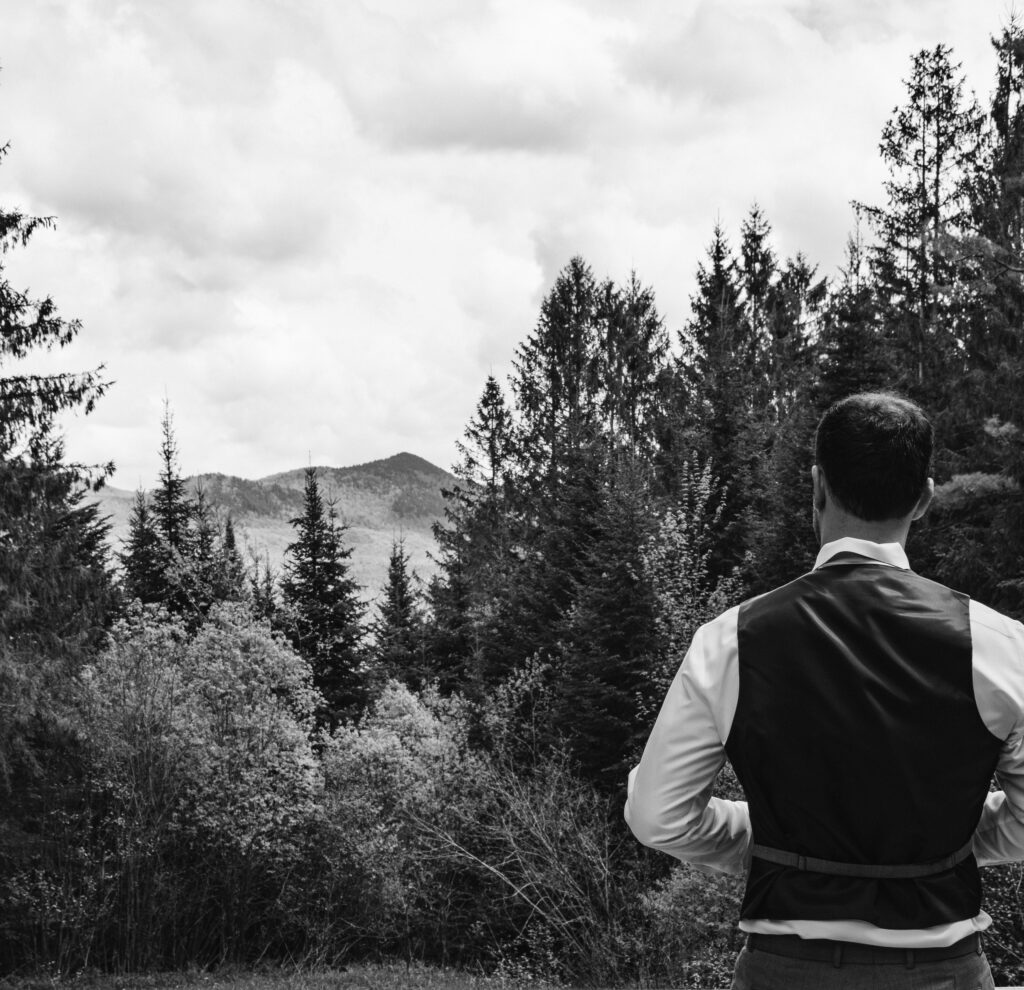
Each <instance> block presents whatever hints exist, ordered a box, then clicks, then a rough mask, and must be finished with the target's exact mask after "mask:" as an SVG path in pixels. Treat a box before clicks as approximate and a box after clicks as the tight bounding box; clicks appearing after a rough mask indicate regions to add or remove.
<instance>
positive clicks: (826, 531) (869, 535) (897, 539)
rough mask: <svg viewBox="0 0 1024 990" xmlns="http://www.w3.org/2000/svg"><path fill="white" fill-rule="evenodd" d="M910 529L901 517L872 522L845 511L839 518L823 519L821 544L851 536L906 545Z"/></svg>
mask: <svg viewBox="0 0 1024 990" xmlns="http://www.w3.org/2000/svg"><path fill="white" fill-rule="evenodd" d="M909 529H910V526H909V524H905V523H904V522H903V520H901V519H900V520H893V519H883V520H881V521H880V522H871V521H868V520H866V519H858V518H857V517H856V516H851V515H848V514H846V513H843V514H842V515H840V516H839V517H838V518H834V519H827V520H825V519H823V520H822V525H821V545H822V546H824V545H825V544H826V543H834V542H835V541H836V540H841V539H843V538H844V537H849V538H851V539H854V540H867V541H868V542H869V543H898V544H899V545H900V546H901V547H906V544H907V533H908V532H909Z"/></svg>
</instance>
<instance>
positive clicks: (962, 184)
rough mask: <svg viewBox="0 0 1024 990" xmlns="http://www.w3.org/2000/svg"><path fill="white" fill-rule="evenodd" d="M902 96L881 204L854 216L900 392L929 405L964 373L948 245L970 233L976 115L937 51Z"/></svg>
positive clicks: (887, 144)
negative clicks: (866, 238)
mask: <svg viewBox="0 0 1024 990" xmlns="http://www.w3.org/2000/svg"><path fill="white" fill-rule="evenodd" d="M906 87H907V102H906V104H905V105H904V106H902V107H897V108H896V109H895V110H894V111H893V115H892V117H891V118H890V119H889V121H888V122H887V123H886V125H885V127H884V129H883V131H882V141H881V145H880V150H881V154H882V160H883V161H884V162H885V164H886V166H887V168H888V169H889V177H888V178H887V179H886V181H885V183H884V191H885V196H886V203H885V205H884V206H880V207H876V206H865V205H863V204H858V208H859V209H860V210H861V211H862V212H863V213H864V215H865V216H866V217H867V218H868V220H869V222H870V224H871V226H872V228H873V229H874V231H875V234H876V236H877V243H876V244H875V245H873V247H872V258H871V267H872V274H873V278H874V282H875V287H876V291H877V292H878V294H879V297H880V300H881V303H882V305H883V307H884V318H885V319H886V321H887V322H888V323H889V324H890V325H891V326H892V327H894V328H895V330H896V339H895V344H896V346H897V348H898V350H899V351H900V353H901V354H902V357H903V360H902V362H901V364H902V365H903V366H904V367H906V368H907V369H908V373H907V375H906V378H905V381H904V382H903V383H902V384H903V385H904V386H905V387H906V388H908V389H910V390H911V392H912V394H915V395H917V396H918V397H920V398H922V399H924V400H925V401H929V400H931V401H934V400H936V399H939V398H941V396H942V391H943V383H944V382H945V381H948V380H949V379H950V378H951V376H952V375H954V374H956V373H957V371H958V370H959V371H962V361H963V347H964V337H965V335H966V333H967V330H966V326H965V322H964V319H963V314H962V311H961V308H960V300H959V299H958V292H957V283H958V282H960V281H962V278H963V276H962V273H960V272H959V271H958V261H957V257H958V252H956V251H955V250H951V248H950V244H951V242H955V240H956V239H957V238H959V237H961V236H963V235H965V234H970V233H972V232H973V229H974V215H973V209H972V202H973V200H974V197H975V191H976V188H977V185H978V182H979V175H980V171H981V167H982V165H983V163H984V116H983V114H982V112H981V110H980V108H979V106H978V104H977V101H976V100H975V99H974V98H973V97H968V96H967V95H966V94H965V91H964V79H963V76H962V75H961V74H960V66H959V64H954V63H953V61H952V50H951V49H950V48H949V47H947V46H945V45H937V46H936V47H935V48H934V49H923V50H922V51H920V52H918V53H917V54H916V55H915V56H914V57H913V59H912V61H911V73H910V77H909V78H908V79H907V80H906Z"/></svg>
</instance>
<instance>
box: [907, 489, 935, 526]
mask: <svg viewBox="0 0 1024 990" xmlns="http://www.w3.org/2000/svg"><path fill="white" fill-rule="evenodd" d="M934 494H935V482H934V480H932V479H931V478H929V479H928V480H927V481H926V482H925V485H924V491H923V492H921V497H920V498H919V499H918V500H917V505H915V506H914V514H913V515H912V516H911V517H910V519H911V522H916V521H917V520H918V519H920V518H921V516H923V515H924V514H925V513H926V512H927V511H928V506H929V505H931V504H932V496H933V495H934Z"/></svg>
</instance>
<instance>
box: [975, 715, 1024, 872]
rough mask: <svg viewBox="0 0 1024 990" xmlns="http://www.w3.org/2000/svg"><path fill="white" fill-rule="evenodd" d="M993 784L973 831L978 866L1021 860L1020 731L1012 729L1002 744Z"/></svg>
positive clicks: (1023, 776)
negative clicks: (998, 788)
mask: <svg viewBox="0 0 1024 990" xmlns="http://www.w3.org/2000/svg"><path fill="white" fill-rule="evenodd" d="M996 784H997V786H999V787H1000V788H1002V790H998V791H993V792H992V793H991V794H989V796H988V798H987V799H986V801H985V807H984V808H983V809H982V812H981V820H980V821H979V822H978V827H977V829H976V830H975V833H974V855H975V857H976V858H977V860H978V865H979V866H996V865H997V864H999V863H1016V862H1019V861H1020V860H1024V735H1022V733H1021V730H1020V729H1017V730H1015V731H1014V732H1013V733H1012V734H1011V735H1010V737H1009V738H1008V739H1007V740H1006V742H1005V743H1004V744H1003V751H1002V753H1001V754H1000V756H999V766H998V767H997V769H996Z"/></svg>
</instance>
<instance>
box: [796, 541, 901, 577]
mask: <svg viewBox="0 0 1024 990" xmlns="http://www.w3.org/2000/svg"><path fill="white" fill-rule="evenodd" d="M838 553H856V554H860V556H862V557H870V558H871V559H872V560H877V561H880V562H881V563H883V564H892V565H893V567H902V568H905V569H906V570H910V561H908V560H907V555H906V553H905V551H904V550H903V547H901V546H900V545H899V544H898V543H872V542H871V541H870V540H858V539H857V538H856V537H853V536H844V537H842V538H840V539H838V540H833V541H832V542H831V543H826V544H825V545H824V546H823V547H822V548H821V549H820V550H819V551H818V557H817V560H815V561H814V566H815V568H818V567H821V565H822V564H824V563H826V562H827V561H829V560H831V559H832V558H833V557H834V556H835V555H836V554H838Z"/></svg>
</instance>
